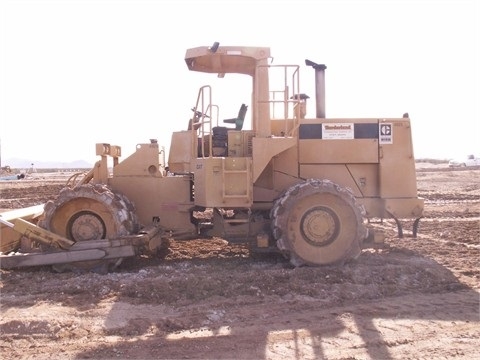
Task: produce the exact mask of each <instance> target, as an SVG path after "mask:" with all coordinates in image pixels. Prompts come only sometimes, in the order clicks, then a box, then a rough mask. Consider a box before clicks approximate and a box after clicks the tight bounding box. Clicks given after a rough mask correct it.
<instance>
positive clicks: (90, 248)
mask: <svg viewBox="0 0 480 360" xmlns="http://www.w3.org/2000/svg"><path fill="white" fill-rule="evenodd" d="M134 255H135V249H134V247H133V246H132V245H122V244H121V242H120V241H118V240H93V241H85V242H77V243H75V244H74V245H72V246H71V247H70V249H69V250H66V251H56V252H48V253H47V252H42V253H27V254H22V253H15V254H9V255H0V267H1V268H3V269H12V268H17V267H24V266H39V265H54V264H64V263H74V262H78V261H89V260H106V259H116V258H123V257H129V256H134Z"/></svg>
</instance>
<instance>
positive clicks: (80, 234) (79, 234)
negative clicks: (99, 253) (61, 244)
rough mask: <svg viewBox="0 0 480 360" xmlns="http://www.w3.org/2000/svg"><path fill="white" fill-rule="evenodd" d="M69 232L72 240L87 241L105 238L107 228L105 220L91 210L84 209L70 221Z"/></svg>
mask: <svg viewBox="0 0 480 360" xmlns="http://www.w3.org/2000/svg"><path fill="white" fill-rule="evenodd" d="M67 227H68V233H69V235H70V237H71V239H72V240H75V241H87V240H95V239H104V238H105V236H106V228H105V224H104V222H103V220H102V219H101V218H100V217H99V216H98V215H97V214H94V213H92V212H89V211H82V212H79V213H77V214H75V216H73V217H72V218H71V219H70V221H69V222H68V225H67Z"/></svg>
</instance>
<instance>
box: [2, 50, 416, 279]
mask: <svg viewBox="0 0 480 360" xmlns="http://www.w3.org/2000/svg"><path fill="white" fill-rule="evenodd" d="M271 59H272V58H271V55H270V49H269V48H268V47H240V46H220V45H219V44H218V43H214V44H213V46H202V47H196V48H192V49H188V50H187V51H186V55H185V62H186V65H187V67H188V69H189V70H190V71H197V72H203V73H212V74H217V75H218V76H219V77H221V78H224V79H223V80H222V81H228V80H229V74H242V75H244V76H247V77H249V78H250V79H251V85H252V91H251V94H249V95H248V98H247V99H246V100H244V99H242V100H240V101H239V104H238V105H239V110H238V114H235V115H236V116H234V117H231V116H230V117H229V118H226V119H225V118H223V117H221V116H220V114H222V111H221V110H222V108H221V105H222V104H217V103H216V102H215V89H214V88H212V87H211V86H209V85H205V86H203V87H201V88H200V89H199V91H198V96H197V98H196V99H192V101H193V103H194V104H195V105H194V106H193V108H192V111H193V113H192V117H191V119H190V122H188V124H187V122H185V121H179V124H184V129H179V131H176V132H174V133H173V134H172V137H171V144H170V150H169V153H168V159H167V158H166V156H165V151H164V148H163V147H162V146H160V145H159V144H158V142H157V141H156V140H150V141H148V142H146V143H140V144H138V145H137V146H136V150H135V152H134V153H133V154H132V155H130V156H128V157H126V158H125V159H123V160H121V159H120V158H121V148H120V147H119V146H114V145H110V144H107V143H104V144H96V154H97V155H98V156H99V160H98V162H97V163H96V164H95V165H94V167H93V168H92V169H91V170H90V171H89V172H88V173H86V174H84V175H82V176H81V177H77V178H75V179H76V181H69V182H68V183H67V184H66V186H65V187H64V188H63V189H62V190H61V191H60V193H59V194H58V196H57V197H56V198H55V199H52V200H50V201H48V202H47V203H46V204H44V205H39V206H35V207H32V208H27V209H20V210H14V211H11V212H6V213H2V214H0V226H1V233H0V234H1V239H0V240H1V251H2V255H1V258H0V261H1V266H2V267H4V268H15V267H21V266H35V265H48V264H50V265H54V266H55V268H56V269H65V268H74V269H87V270H97V269H102V271H106V270H109V269H112V268H114V267H116V266H118V265H119V264H120V263H121V262H122V259H124V258H126V257H132V256H136V255H139V254H144V253H155V252H156V251H157V250H158V249H159V248H161V247H162V246H165V245H166V244H168V240H169V239H182V240H188V239H199V238H201V239H205V241H209V239H211V238H213V237H220V238H223V239H226V240H228V241H229V242H244V243H248V244H249V246H250V248H251V250H252V251H262V252H268V251H274V252H281V253H283V254H284V255H285V256H286V257H287V258H288V259H289V260H290V262H291V263H292V264H293V265H294V266H301V265H314V266H316V265H327V264H342V263H344V262H345V261H347V260H350V259H354V258H356V257H357V256H358V255H359V254H360V253H361V249H362V247H363V246H364V242H365V239H367V237H368V235H369V230H368V229H369V226H368V221H370V220H372V219H386V218H393V219H395V221H396V224H397V227H398V232H399V235H400V236H403V229H402V225H401V224H402V219H411V220H414V222H413V230H412V235H413V236H416V233H417V227H418V222H419V219H420V218H421V217H422V214H423V200H422V199H421V198H418V197H417V185H416V174H415V161H414V153H413V146H412V131H411V130H412V128H411V122H410V119H409V117H408V114H404V115H403V117H399V118H354V119H343V118H334V119H330V118H327V117H326V114H325V69H326V66H325V65H323V64H317V63H315V62H312V61H310V60H306V61H305V67H306V69H308V70H306V71H307V72H310V73H311V74H312V76H311V78H312V81H313V78H314V79H315V80H314V81H315V105H316V116H315V117H306V114H307V111H306V110H307V108H306V106H307V99H309V96H307V95H306V94H304V93H302V92H301V87H300V85H301V84H300V70H301V66H298V65H274V64H272V62H271ZM274 75H277V76H276V77H274ZM232 96H235V97H238V96H239V94H232ZM244 125H245V126H244ZM370 237H372V234H371V233H370Z"/></svg>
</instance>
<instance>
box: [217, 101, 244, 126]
mask: <svg viewBox="0 0 480 360" xmlns="http://www.w3.org/2000/svg"><path fill="white" fill-rule="evenodd" d="M247 109H248V106H247V105H245V104H242V106H240V110H239V111H238V116H237V117H236V118H232V119H225V120H223V122H224V123H225V124H235V130H242V128H243V122H244V120H245V115H246V114H247Z"/></svg>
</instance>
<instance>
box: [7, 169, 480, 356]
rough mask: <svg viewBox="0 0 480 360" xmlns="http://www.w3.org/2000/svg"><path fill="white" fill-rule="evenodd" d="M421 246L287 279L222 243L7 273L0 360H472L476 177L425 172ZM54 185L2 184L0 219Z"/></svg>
mask: <svg viewBox="0 0 480 360" xmlns="http://www.w3.org/2000/svg"><path fill="white" fill-rule="evenodd" d="M417 177H418V188H419V196H421V197H424V198H425V200H426V206H425V218H424V219H422V221H421V222H420V226H419V235H418V237H417V238H416V239H414V238H412V237H411V226H412V223H411V222H406V223H404V226H405V230H406V231H405V234H406V236H405V237H404V238H402V239H399V238H397V236H396V235H397V233H396V225H395V223H394V222H393V221H390V220H384V221H383V222H377V223H375V224H372V225H373V226H375V227H378V228H381V229H383V230H384V231H385V234H386V240H385V245H384V246H383V247H378V248H374V249H365V250H364V251H363V253H362V255H361V256H360V257H359V258H358V259H357V260H355V261H352V262H349V263H347V264H345V265H344V266H342V267H338V266H336V267H335V266H326V267H315V268H314V267H301V268H292V267H291V266H290V265H289V263H288V262H287V261H286V260H285V259H283V258H282V257H281V256H279V255H253V254H250V252H249V249H248V248H247V247H246V246H244V245H230V244H228V243H227V242H225V241H224V240H222V239H217V238H216V239H211V240H195V241H188V242H187V241H185V242H181V241H177V242H176V241H172V243H171V246H170V248H169V250H167V251H165V252H164V253H162V254H160V256H159V257H157V258H147V257H138V258H134V259H129V260H128V261H125V262H124V263H123V264H122V266H121V268H120V269H118V270H117V271H116V272H113V273H109V274H107V275H99V274H93V273H89V274H75V273H61V274H59V273H54V272H52V271H51V270H50V268H49V267H38V268H27V269H20V270H1V282H0V286H1V298H0V300H1V307H0V309H1V319H0V331H1V339H0V355H1V356H2V358H8V359H406V358H428V359H435V358H449V359H450V358H459V359H472V358H480V340H479V339H480V313H479V309H480V301H479V289H480V265H479V259H480V257H479V255H480V236H479V235H480V222H479V221H480V181H479V179H480V170H478V169H473V170H472V169H460V170H457V169H448V168H438V167H435V168H431V167H422V168H421V169H418V172H417ZM62 186H63V182H62V181H60V179H54V180H51V179H49V178H43V179H42V178H36V179H28V178H27V179H25V180H21V181H17V182H5V183H0V194H1V197H0V208H3V209H12V208H19V207H25V206H30V205H38V204H42V203H44V202H45V201H47V200H48V199H51V198H52V197H54V196H55V194H57V193H58V191H59V190H60V188H61V187H62Z"/></svg>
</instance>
